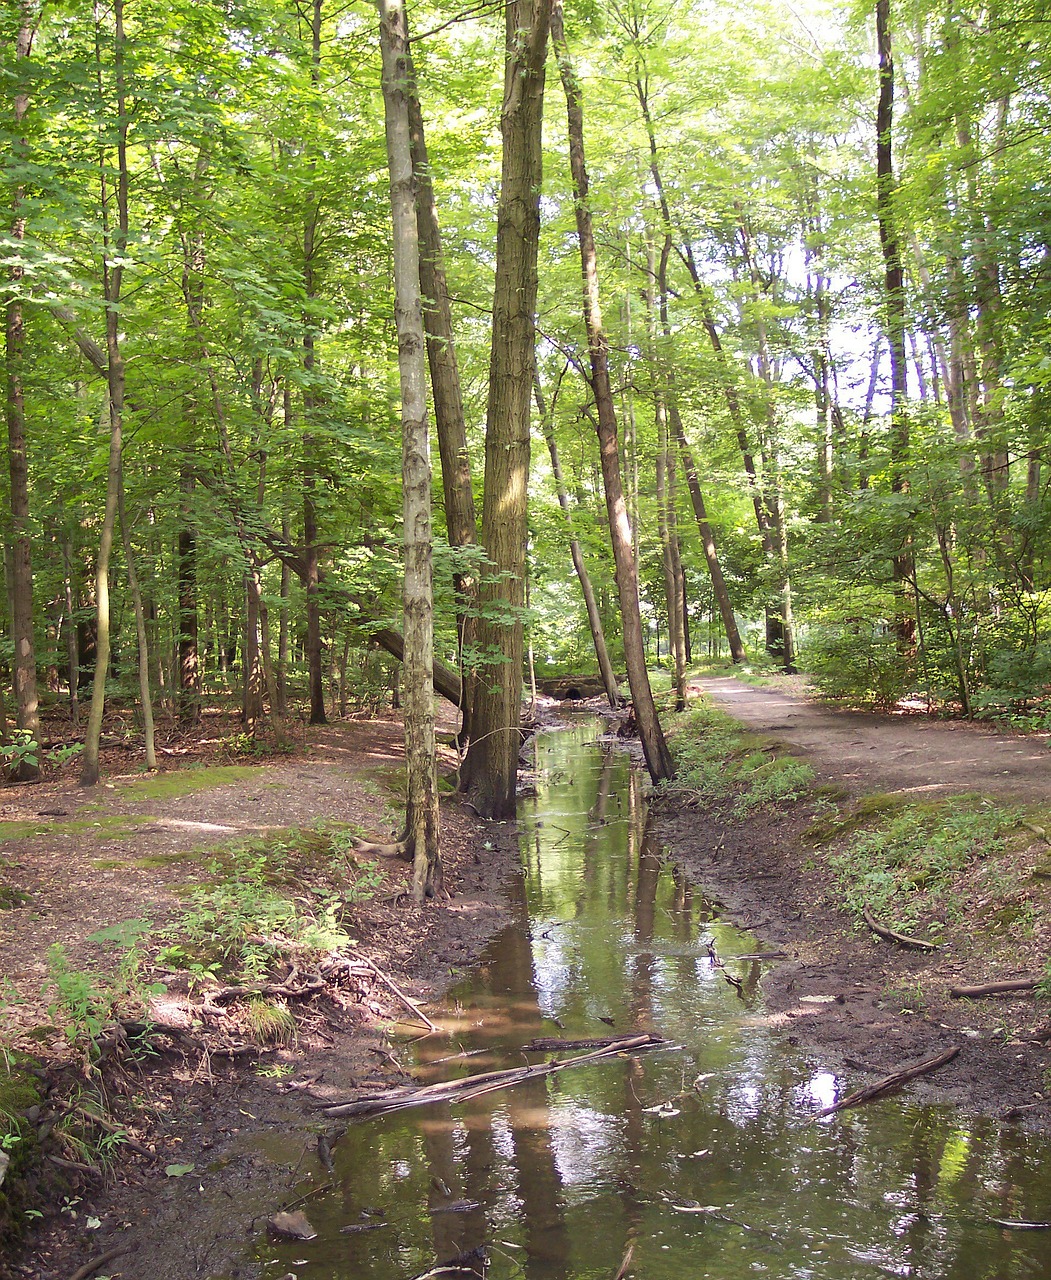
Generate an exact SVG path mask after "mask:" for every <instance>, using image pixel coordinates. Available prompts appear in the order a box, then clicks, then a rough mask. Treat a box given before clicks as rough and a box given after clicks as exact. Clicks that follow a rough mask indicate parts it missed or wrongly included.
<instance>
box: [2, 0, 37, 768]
mask: <svg viewBox="0 0 1051 1280" xmlns="http://www.w3.org/2000/svg"><path fill="white" fill-rule="evenodd" d="M34 21H35V12H34V7H33V3H32V0H21V5H20V11H19V22H18V28H17V31H16V33H15V75H16V77H18V80H17V82H16V88H15V94H14V126H15V131H16V133H17V131H18V129H19V128H20V127H21V125H22V122H23V121H24V120H25V117H26V113H27V112H28V110H29V94H28V92H27V90H26V88H25V87H24V86H23V84H22V82H21V74H22V68H23V67H24V66H26V64H27V63H28V60H29V55H30V51H31V49H32V44H33V31H34ZM27 145H28V144H27V142H26V139H24V138H22V139H19V141H18V142H17V143H16V148H17V150H18V151H20V152H24V151H25V150H26V147H27ZM24 195H25V192H24V189H23V188H22V187H21V186H20V185H16V186H15V187H14V188H13V190H12V193H11V239H12V240H13V241H14V242H15V243H16V244H17V243H20V242H21V241H22V240H24V239H25V233H26V220H25V214H24V212H23V210H22V201H23V199H24ZM14 257H15V261H14V262H13V263H12V265H11V266H10V267H9V268H8V273H7V274H8V285H9V288H10V290H11V295H10V300H9V301H8V303H7V306H6V309H5V310H6V325H5V338H6V346H5V369H6V380H7V395H6V402H5V409H6V419H7V459H8V473H9V476H10V482H11V488H10V503H11V643H12V645H13V646H14V694H15V722H16V723H17V725H18V727H19V729H23V730H25V731H26V732H27V733H29V734H31V735H32V736H33V737H34V738H35V737H36V736H37V735H38V734H39V732H40V711H39V701H38V697H37V681H36V645H35V643H34V637H33V558H32V546H31V542H30V528H29V514H30V506H29V455H28V449H27V444H26V419H25V399H24V392H23V367H24V363H25V318H24V315H23V310H22V297H21V293H22V288H23V280H24V277H25V271H24V269H23V268H22V266H21V265H19V263H18V261H17V254H15V255H14ZM39 773H40V768H39V766H38V765H35V764H30V763H29V762H28V761H25V760H23V761H22V763H21V764H20V766H19V770H18V778H19V779H20V780H21V781H26V782H27V781H31V780H32V779H34V778H36V777H38V776H39Z"/></svg>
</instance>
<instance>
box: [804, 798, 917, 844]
mask: <svg viewBox="0 0 1051 1280" xmlns="http://www.w3.org/2000/svg"><path fill="white" fill-rule="evenodd" d="M905 803H906V802H905V798H904V797H903V796H902V795H900V794H898V793H896V792H885V791H878V792H874V793H873V794H872V795H868V796H862V797H861V798H860V799H859V800H856V801H855V802H854V804H852V805H850V806H849V808H843V809H837V810H836V811H835V812H833V813H824V814H822V815H821V816H820V817H819V818H816V819H815V820H814V821H813V822H812V823H811V824H810V826H809V827H807V829H806V830H805V831H804V832H803V839H804V841H805V842H806V843H807V844H810V845H824V844H832V843H833V842H834V841H836V840H841V839H842V838H843V837H844V836H849V835H853V834H854V832H855V831H860V830H861V828H862V827H865V826H868V825H869V823H870V822H873V821H874V820H876V819H878V818H885V817H888V816H890V815H892V814H895V813H900V812H901V810H902V809H903V808H904V807H905Z"/></svg>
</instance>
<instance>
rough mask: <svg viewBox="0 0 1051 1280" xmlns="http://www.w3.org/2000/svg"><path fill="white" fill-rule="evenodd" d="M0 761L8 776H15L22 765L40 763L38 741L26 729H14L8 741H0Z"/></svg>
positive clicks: (36, 764)
mask: <svg viewBox="0 0 1051 1280" xmlns="http://www.w3.org/2000/svg"><path fill="white" fill-rule="evenodd" d="M0 762H2V765H0V767H2V768H3V771H4V773H6V774H7V776H8V777H9V778H17V777H18V774H19V771H20V770H21V768H22V766H23V765H28V766H29V767H30V768H31V769H36V768H38V767H39V765H40V743H39V742H37V740H36V738H34V736H33V734H32V733H31V732H30V731H29V730H28V729H14V730H13V731H12V734H11V738H10V740H9V741H8V742H3V743H0Z"/></svg>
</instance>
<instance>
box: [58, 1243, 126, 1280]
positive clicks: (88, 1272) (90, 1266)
mask: <svg viewBox="0 0 1051 1280" xmlns="http://www.w3.org/2000/svg"><path fill="white" fill-rule="evenodd" d="M137 1248H138V1245H134V1244H122V1245H118V1246H117V1248H116V1249H110V1250H109V1251H108V1252H107V1253H100V1254H99V1256H98V1257H97V1258H92V1259H91V1261H90V1262H85V1263H84V1265H83V1266H82V1267H78V1268H77V1269H76V1271H74V1272H73V1274H72V1275H71V1276H70V1277H69V1280H88V1276H93V1275H94V1274H95V1272H96V1271H98V1269H99V1267H104V1266H105V1265H106V1263H107V1262H112V1261H113V1259H114V1258H123V1257H124V1255H125V1254H126V1253H134V1252H135V1250H136V1249H137Z"/></svg>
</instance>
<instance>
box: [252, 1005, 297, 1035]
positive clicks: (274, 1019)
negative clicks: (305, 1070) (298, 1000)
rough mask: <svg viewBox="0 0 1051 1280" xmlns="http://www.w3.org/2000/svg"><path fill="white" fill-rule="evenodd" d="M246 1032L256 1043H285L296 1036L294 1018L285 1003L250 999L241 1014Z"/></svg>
mask: <svg viewBox="0 0 1051 1280" xmlns="http://www.w3.org/2000/svg"><path fill="white" fill-rule="evenodd" d="M242 1016H243V1018H244V1021H245V1024H246V1027H247V1030H248V1034H249V1035H250V1036H251V1037H252V1039H253V1040H255V1041H256V1043H257V1044H269V1045H286V1044H291V1043H292V1042H293V1041H294V1040H295V1038H296V1020H295V1018H294V1017H293V1016H292V1013H291V1011H290V1010H289V1008H288V1006H287V1005H286V1004H282V1003H280V1002H277V1001H271V1000H263V999H261V998H260V999H256V1000H250V1001H249V1002H248V1005H247V1007H246V1009H245V1011H244V1014H243V1015H242Z"/></svg>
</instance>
